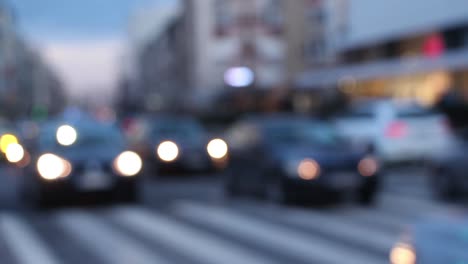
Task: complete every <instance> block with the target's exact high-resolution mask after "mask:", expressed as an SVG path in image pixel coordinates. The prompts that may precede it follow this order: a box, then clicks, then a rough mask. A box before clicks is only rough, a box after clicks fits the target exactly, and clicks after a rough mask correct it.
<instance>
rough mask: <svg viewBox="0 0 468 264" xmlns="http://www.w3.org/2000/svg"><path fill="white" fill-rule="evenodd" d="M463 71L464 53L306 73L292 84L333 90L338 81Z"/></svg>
mask: <svg viewBox="0 0 468 264" xmlns="http://www.w3.org/2000/svg"><path fill="white" fill-rule="evenodd" d="M465 68H466V69H468V49H463V50H459V51H453V52H450V53H446V54H444V55H443V56H441V57H437V58H427V57H412V58H403V59H392V60H386V61H377V62H369V63H362V64H354V65H344V66H338V67H334V68H327V69H314V70H308V71H306V72H304V73H301V74H299V76H298V77H297V78H296V80H295V84H296V86H297V87H300V88H319V87H328V86H335V85H337V84H338V82H340V81H341V80H345V79H350V78H352V79H354V80H358V81H364V80H371V79H376V78H385V77H394V76H401V75H409V74H417V73H424V72H432V71H437V70H460V69H465Z"/></svg>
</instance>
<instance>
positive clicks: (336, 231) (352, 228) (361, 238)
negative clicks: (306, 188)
mask: <svg viewBox="0 0 468 264" xmlns="http://www.w3.org/2000/svg"><path fill="white" fill-rule="evenodd" d="M280 217H281V219H283V220H285V221H286V222H287V223H288V224H291V225H297V226H303V227H307V228H310V229H315V230H321V231H323V232H325V233H327V234H333V236H334V237H341V238H345V239H347V240H348V241H355V242H358V243H359V244H361V245H365V246H366V248H373V249H376V250H379V251H381V252H389V251H390V249H391V248H392V246H393V245H394V244H395V241H397V239H398V234H389V233H387V232H385V231H382V230H377V229H375V228H372V227H370V226H362V225H358V224H355V223H353V222H351V221H349V220H347V219H345V218H340V217H337V216H336V215H333V214H323V213H320V212H314V211H300V210H294V209H292V210H285V211H284V212H283V214H282V215H281V216H280Z"/></svg>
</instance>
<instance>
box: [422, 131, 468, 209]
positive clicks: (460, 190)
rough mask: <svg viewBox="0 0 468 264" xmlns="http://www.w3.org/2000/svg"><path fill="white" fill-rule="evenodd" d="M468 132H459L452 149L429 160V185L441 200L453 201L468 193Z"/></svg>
mask: <svg viewBox="0 0 468 264" xmlns="http://www.w3.org/2000/svg"><path fill="white" fill-rule="evenodd" d="M467 132H468V131H466V130H464V131H461V132H460V133H459V134H458V135H457V137H456V139H455V140H454V142H453V144H452V147H451V148H450V149H447V150H446V151H444V152H439V153H437V154H436V155H434V156H433V157H432V158H431V159H430V161H429V162H430V163H429V167H430V183H431V186H432V190H433V191H434V194H435V195H436V196H437V197H438V198H440V199H442V200H449V201H450V200H455V199H457V198H461V197H462V196H464V195H466V194H467V193H468V178H467V177H466V171H467V170H468V163H467V162H466V161H467V160H468V152H467V150H468V133H467Z"/></svg>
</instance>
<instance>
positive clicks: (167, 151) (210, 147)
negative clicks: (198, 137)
mask: <svg viewBox="0 0 468 264" xmlns="http://www.w3.org/2000/svg"><path fill="white" fill-rule="evenodd" d="M206 151H207V152H208V155H210V157H211V158H213V159H222V158H224V157H226V156H227V154H228V151H229V150H228V145H227V144H226V142H225V141H224V140H222V139H219V138H217V139H213V140H211V141H210V142H209V143H208V144H207V145H206ZM179 152H180V151H179V147H178V146H177V144H176V143H174V142H172V141H165V142H162V143H161V144H159V146H158V147H157V149H156V153H157V154H158V157H159V158H160V159H161V160H162V161H165V162H172V161H175V160H176V159H177V158H178V157H179Z"/></svg>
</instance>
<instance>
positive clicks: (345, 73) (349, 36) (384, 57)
mask: <svg viewBox="0 0 468 264" xmlns="http://www.w3.org/2000/svg"><path fill="white" fill-rule="evenodd" d="M339 6H341V10H340V8H338V9H336V7H335V10H336V12H334V13H335V15H336V14H340V13H342V14H343V15H342V16H341V17H345V18H346V20H345V21H344V22H343V23H342V22H338V24H341V26H336V27H337V28H341V30H340V31H339V32H341V33H340V34H341V35H339V36H338V37H337V38H336V39H335V41H334V44H332V43H329V44H327V45H329V47H330V49H331V50H332V54H333V55H332V56H333V57H334V58H335V62H334V63H333V64H332V65H325V66H327V67H322V68H320V67H319V68H318V69H317V67H309V68H308V69H307V70H305V71H304V73H303V74H299V75H298V77H297V78H296V84H297V85H299V86H302V87H309V88H310V87H337V88H339V89H340V90H341V91H343V92H344V93H346V94H347V95H349V96H351V97H388V98H410V99H415V100H418V101H420V102H421V103H423V104H427V105H433V104H435V103H437V101H438V100H439V99H440V97H441V96H442V95H444V94H446V93H447V91H449V90H451V89H452V90H453V89H455V90H460V91H464V90H465V89H466V88H465V87H467V84H468V83H467V82H466V79H467V77H466V69H468V63H465V61H466V60H465V59H466V58H468V57H467V55H468V53H467V52H468V45H467V44H468V42H467V26H468V2H466V1H463V0H455V1H451V2H450V4H447V2H446V1H444V0H415V1H404V0H396V1H384V0H380V1H375V0H347V3H344V4H339ZM341 17H337V19H332V20H334V21H339V19H341ZM335 23H336V22H335ZM463 93H464V94H466V92H463Z"/></svg>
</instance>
